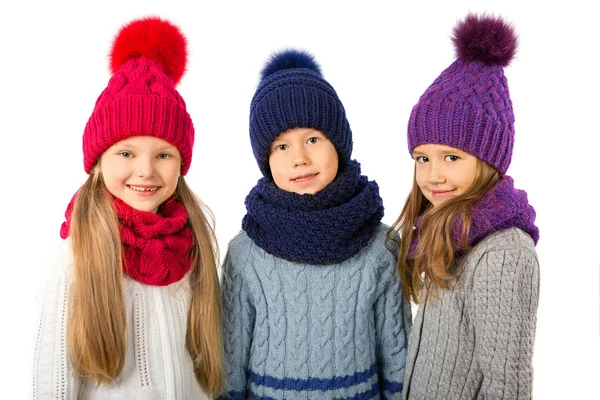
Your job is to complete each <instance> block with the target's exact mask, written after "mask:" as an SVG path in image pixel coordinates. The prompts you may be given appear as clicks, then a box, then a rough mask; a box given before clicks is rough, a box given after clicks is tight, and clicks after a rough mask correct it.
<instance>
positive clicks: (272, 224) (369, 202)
mask: <svg viewBox="0 0 600 400" xmlns="http://www.w3.org/2000/svg"><path fill="white" fill-rule="evenodd" d="M245 204H246V210H247V214H246V215H245V216H244V219H243V220H242V228H243V229H244V231H246V233H247V234H248V236H249V237H250V238H251V239H252V240H253V241H254V243H256V245H257V246H259V247H260V248H262V249H263V250H265V251H266V252H267V253H270V254H273V255H275V256H278V257H281V258H284V259H286V260H289V261H297V262H302V263H307V264H334V263H338V262H342V261H344V260H347V259H349V258H351V257H353V256H354V255H356V254H357V253H358V252H359V251H360V250H361V249H362V248H364V247H365V246H366V245H367V244H368V243H369V240H370V239H371V237H372V235H373V233H374V232H375V227H376V226H377V225H378V224H379V221H381V218H382V217H383V202H382V200H381V197H380V196H379V186H377V183H376V182H375V181H369V180H368V178H367V177H366V176H362V175H361V174H360V164H359V163H358V162H357V161H350V162H349V163H348V164H346V166H345V168H344V169H343V170H342V171H339V172H338V176H337V177H336V178H335V179H334V181H333V182H331V183H330V184H329V185H328V186H327V187H326V188H324V189H323V190H321V191H319V192H317V193H315V194H314V195H310V194H304V195H300V194H297V193H291V192H286V191H284V190H281V189H279V188H278V187H277V186H276V185H275V183H274V182H273V181H272V180H270V179H266V178H261V179H260V180H259V181H258V183H257V184H256V186H255V187H254V188H253V189H252V190H251V191H250V193H249V194H248V196H247V197H246V202H245Z"/></svg>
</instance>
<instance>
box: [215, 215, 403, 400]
mask: <svg viewBox="0 0 600 400" xmlns="http://www.w3.org/2000/svg"><path fill="white" fill-rule="evenodd" d="M386 231H387V226H385V225H384V224H380V226H379V227H378V228H377V230H376V232H375V233H374V234H373V238H372V239H371V241H370V243H369V244H368V245H367V247H365V248H364V249H362V250H361V251H360V252H359V253H358V254H357V255H356V256H354V257H352V258H350V259H348V260H346V261H343V262H341V263H338V264H328V265H310V264H302V263H296V262H290V261H286V260H284V259H281V258H278V257H275V256H273V255H271V254H268V253H266V252H265V251H263V250H262V249H261V248H260V247H258V246H257V245H256V244H255V243H254V242H253V241H252V240H251V239H250V238H249V237H248V236H247V235H246V233H245V232H243V231H242V232H240V233H239V234H238V235H237V236H236V237H235V238H234V239H233V240H232V241H231V242H230V244H229V249H228V251H227V256H226V259H225V263H224V266H223V277H222V295H223V320H224V329H223V334H224V341H225V372H226V377H227V392H228V394H229V396H230V398H233V399H244V398H246V397H250V398H258V399H379V398H390V399H399V398H401V393H402V386H403V378H404V367H405V358H406V335H407V332H406V328H407V327H408V324H409V323H410V321H411V317H410V305H409V304H408V303H407V302H405V301H404V300H403V298H402V294H401V290H400V284H399V280H398V277H397V273H396V259H395V256H394V255H392V253H390V251H389V250H388V249H387V248H386V247H385V236H386ZM224 398H228V397H224Z"/></svg>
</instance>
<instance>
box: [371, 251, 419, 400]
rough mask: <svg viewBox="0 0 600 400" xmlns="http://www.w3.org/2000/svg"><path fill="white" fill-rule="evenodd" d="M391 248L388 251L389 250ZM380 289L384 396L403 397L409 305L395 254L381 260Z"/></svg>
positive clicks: (378, 325) (378, 331) (377, 319)
mask: <svg viewBox="0 0 600 400" xmlns="http://www.w3.org/2000/svg"><path fill="white" fill-rule="evenodd" d="M386 251H387V250H386ZM381 263H382V264H383V265H381V266H380V273H381V276H380V278H379V279H380V289H379V292H378V295H377V298H376V301H375V328H376V335H375V337H376V355H377V370H378V375H379V386H380V391H381V397H382V398H383V399H400V398H401V397H402V387H403V384H404V369H405V366H406V344H407V341H406V338H407V326H406V323H407V321H410V319H411V318H410V315H406V312H407V310H408V312H409V313H410V308H407V307H405V305H406V304H403V303H404V298H403V297H402V293H401V290H400V280H399V279H398V274H397V273H396V262H395V259H394V257H393V256H392V255H391V254H386V256H385V257H384V258H383V259H382V260H381V261H380V264H381Z"/></svg>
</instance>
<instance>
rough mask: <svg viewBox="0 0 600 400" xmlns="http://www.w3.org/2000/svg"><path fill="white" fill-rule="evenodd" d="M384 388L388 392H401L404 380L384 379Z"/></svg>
mask: <svg viewBox="0 0 600 400" xmlns="http://www.w3.org/2000/svg"><path fill="white" fill-rule="evenodd" d="M383 390H385V391H386V392H388V393H399V392H401V391H402V382H390V381H388V380H387V379H384V380H383Z"/></svg>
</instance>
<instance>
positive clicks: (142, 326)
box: [33, 18, 224, 399]
mask: <svg viewBox="0 0 600 400" xmlns="http://www.w3.org/2000/svg"><path fill="white" fill-rule="evenodd" d="M186 47H187V43H186V39H185V37H184V36H183V34H182V33H181V32H180V30H179V28H178V27H176V26H174V25H172V24H171V23H169V22H168V21H165V20H161V19H159V18H145V19H140V20H136V21H133V22H131V23H129V24H127V25H126V26H124V27H123V28H122V29H121V30H120V32H119V33H118V35H117V37H116V39H115V41H114V43H113V47H112V52H111V71H112V73H113V76H112V78H111V79H110V81H109V83H108V86H107V87H106V89H105V90H104V91H103V92H102V94H101V95H100V97H99V98H98V100H97V101H96V105H95V107H94V110H93V112H92V115H91V117H90V119H89V121H88V123H87V125H86V127H85V130H84V133H83V156H84V168H85V171H86V172H87V173H88V174H89V177H88V179H87V181H86V182H85V183H84V184H83V186H82V187H81V188H80V189H79V191H78V192H77V194H76V195H75V196H74V197H73V199H72V201H71V203H70V204H69V206H68V208H67V212H66V221H65V222H64V223H63V225H62V228H61V232H60V233H61V237H62V238H63V239H64V241H63V242H62V243H61V246H60V249H59V251H58V254H57V257H56V260H55V262H54V264H55V265H54V271H53V275H52V278H51V280H50V282H49V284H48V286H47V289H46V294H45V300H44V308H43V311H42V316H41V320H40V325H39V332H38V335H37V343H36V349H35V360H34V374H33V398H34V399H46V398H47V399H50V398H52V399H55V398H61V399H71V398H72V399H75V398H82V397H83V398H88V397H90V398H91V397H93V398H98V399H99V398H109V397H110V398H116V397H118V398H124V399H127V398H130V399H133V398H136V399H142V398H143V399H192V398H194V399H202V398H213V397H216V396H218V395H219V394H220V393H221V391H222V390H223V386H224V377H223V366H222V358H223V356H222V340H221V331H220V327H221V322H220V298H219V282H218V279H217V273H216V262H217V256H216V251H217V249H216V240H215V235H214V232H213V229H212V225H211V223H210V217H211V215H210V212H209V210H208V209H207V208H206V207H205V206H204V205H203V204H202V203H201V202H200V200H198V198H197V197H196V196H195V195H194V194H193V193H192V191H191V190H190V188H189V187H188V185H187V184H186V182H185V179H184V175H185V174H186V173H187V171H188V169H189V167H190V163H191V160H192V148H193V144H194V127H193V124H192V120H191V118H190V116H189V114H188V113H187V111H186V106H185V102H184V101H183V99H182V98H181V96H180V95H179V93H178V92H177V90H176V89H175V86H176V84H177V83H178V82H179V80H180V79H181V77H182V76H183V73H184V71H185V64H186V59H187V53H186V51H187V50H186Z"/></svg>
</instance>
